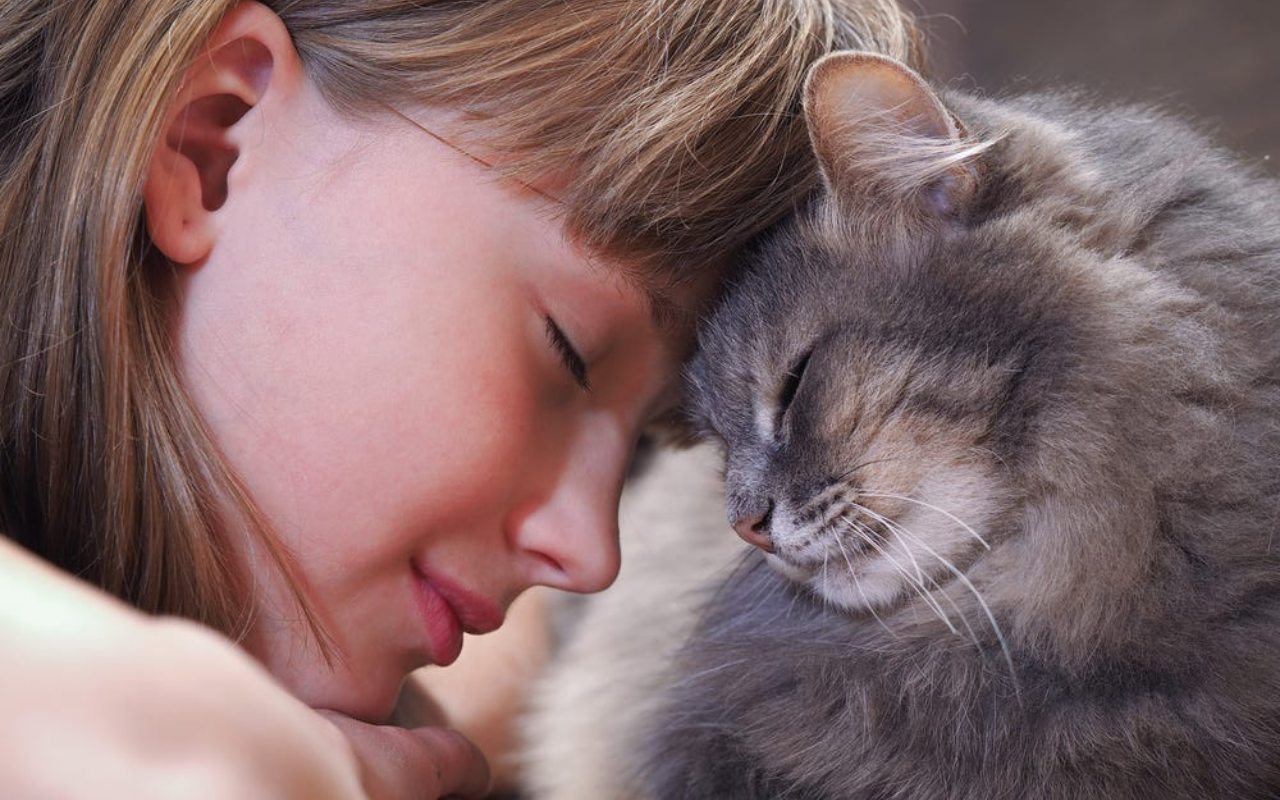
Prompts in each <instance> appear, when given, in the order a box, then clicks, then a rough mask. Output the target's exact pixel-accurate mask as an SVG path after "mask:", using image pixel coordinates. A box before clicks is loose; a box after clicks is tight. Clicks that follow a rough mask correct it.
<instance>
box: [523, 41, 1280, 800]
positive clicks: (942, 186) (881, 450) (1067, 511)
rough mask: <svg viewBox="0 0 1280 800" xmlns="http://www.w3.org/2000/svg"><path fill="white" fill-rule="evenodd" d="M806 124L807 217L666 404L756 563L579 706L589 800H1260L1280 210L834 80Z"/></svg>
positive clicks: (739, 279)
mask: <svg viewBox="0 0 1280 800" xmlns="http://www.w3.org/2000/svg"><path fill="white" fill-rule="evenodd" d="M805 115H806V119H807V122H808V125H809V130H810V134H811V140H812V142H813V146H814V149H815V152H816V154H817V156H818V160H819V163H820V165H821V167H822V172H823V177H824V190H823V191H822V192H821V193H820V195H819V196H818V197H816V198H815V199H814V201H813V203H812V204H811V206H810V207H808V208H806V209H803V210H801V211H800V212H799V213H797V215H796V216H795V217H794V218H793V219H792V220H789V221H787V222H785V223H783V224H782V225H781V226H780V227H779V228H778V229H776V230H775V231H773V232H771V233H770V234H769V235H768V236H766V237H765V238H764V239H763V240H762V241H761V242H760V243H759V244H758V245H757V246H756V247H755V248H754V250H753V252H751V253H750V254H749V255H748V256H747V258H746V259H745V260H744V262H743V265H742V267H741V269H740V270H739V271H738V272H737V273H736V274H735V275H734V276H733V279H732V280H731V289H730V290H729V292H728V294H727V296H726V297H725V298H724V300H723V301H722V302H721V303H720V305H719V306H718V308H717V309H716V310H715V312H714V313H713V314H712V315H711V318H710V319H709V321H708V322H707V323H706V324H705V325H704V326H703V328H702V330H701V332H700V337H699V351H698V353H697V355H696V356H695V358H694V361H693V363H692V364H691V366H690V367H689V369H688V381H687V383H688V393H689V414H690V418H691V420H692V421H693V425H694V426H695V428H697V429H698V430H700V431H701V432H702V433H703V434H704V435H705V436H706V437H707V438H708V439H710V440H713V441H716V442H718V443H719V444H720V445H721V447H722V448H723V452H724V457H725V466H724V504H725V508H726V511H727V516H728V520H729V522H730V524H731V525H732V527H733V528H735V529H736V530H737V531H738V533H739V535H740V536H741V537H742V538H743V539H744V540H746V541H747V542H749V543H751V544H752V545H754V547H755V550H754V551H753V553H752V555H750V556H749V557H748V558H747V559H746V561H745V562H743V563H742V564H741V565H740V568H739V569H737V570H736V571H733V572H732V573H726V572H724V571H723V570H722V571H721V572H719V573H715V572H714V571H709V570H708V569H707V568H706V567H705V565H704V566H703V567H701V568H700V569H701V571H700V573H699V574H697V575H695V576H694V577H693V578H692V579H691V580H690V581H687V582H686V583H685V584H684V585H683V586H684V589H682V590H681V591H682V592H685V594H682V595H681V597H685V598H691V597H698V598H699V600H698V603H697V605H696V606H694V605H693V604H690V605H688V606H686V608H687V609H688V610H686V611H685V612H683V616H682V615H680V614H675V613H671V612H668V613H667V616H666V617H665V618H664V619H660V620H657V622H658V623H659V624H670V625H672V629H671V633H672V636H671V637H670V639H671V640H678V641H677V642H676V644H678V643H679V642H683V645H682V646H680V647H678V648H677V647H676V646H675V644H669V645H667V646H664V647H662V648H658V656H657V657H649V658H646V657H645V656H644V654H643V653H638V654H637V656H638V657H637V659H636V662H635V663H631V664H628V665H627V666H626V667H624V668H623V669H622V672H623V675H624V677H623V678H621V679H617V678H614V679H611V680H610V679H606V680H604V681H603V683H607V684H609V685H612V686H620V687H623V688H622V689H621V691H623V692H624V693H625V692H627V691H629V690H628V689H627V688H626V686H627V684H628V681H627V679H626V678H625V674H626V670H631V671H632V672H638V673H640V674H642V675H643V677H644V679H643V680H640V681H636V682H634V683H635V684H636V686H638V687H639V689H640V691H642V692H644V693H645V695H644V702H643V704H640V705H637V706H635V711H636V716H637V719H635V720H630V721H627V722H626V724H625V725H624V726H623V727H624V728H625V732H624V734H623V739H622V741H621V742H615V744H613V745H611V749H610V750H609V753H610V754H611V757H613V758H615V759H616V761H615V763H613V764H612V765H611V769H612V771H613V774H614V775H615V776H617V777H616V782H617V783H618V785H619V786H620V787H622V788H620V789H618V790H616V791H614V790H609V789H605V788H602V787H601V785H597V787H596V789H595V791H597V792H598V794H597V795H596V796H597V797H645V798H660V799H661V800H676V799H678V798H734V799H735V800H736V799H738V798H741V799H742V800H750V799H751V798H796V799H800V798H803V799H804V800H818V799H819V798H848V799H850V800H890V799H891V798H892V799H893V800H907V799H908V798H909V799H910V800H944V799H945V800H999V799H1001V798H1010V799H1011V800H1012V799H1013V798H1019V799H1021V798H1045V799H1046V800H1057V799H1058V798H1062V799H1064V800H1065V798H1115V799H1116V800H1126V799H1129V798H1160V799H1161V800H1173V799H1174V798H1269V797H1280V542H1277V541H1276V539H1277V536H1276V533H1277V528H1278V527H1280V191H1277V187H1276V186H1275V185H1274V184H1272V183H1269V182H1267V181H1265V180H1263V179H1260V178H1258V177H1256V176H1254V175H1253V174H1251V172H1250V171H1249V170H1247V169H1245V168H1243V167H1241V166H1240V165H1238V164H1237V163H1235V162H1234V161H1233V160H1232V159H1231V158H1230V157H1229V156H1227V155H1225V154H1223V153H1222V152H1220V151H1218V150H1216V149H1215V148H1213V147H1212V146H1211V145H1210V144H1208V143H1207V142H1206V141H1204V140H1203V139H1202V138H1201V137H1200V136H1198V135H1197V134H1195V133H1194V132H1192V131H1191V130H1190V129H1189V128H1187V127H1186V126H1184V125H1183V124H1181V123H1180V122H1177V121H1175V120H1173V119H1170V118H1168V117H1166V116H1165V115H1163V114H1162V113H1160V112H1158V111H1156V110H1152V109H1147V108H1139V107H1108V108H1097V107H1093V106H1091V105H1090V104H1089V103H1088V102H1087V101H1086V100H1084V99H1082V98H1081V97H1079V96H1072V95H1068V94H1060V95H1038V96H1027V97H1014V98H1005V99H999V100H991V99H983V98H979V97H976V96H972V95H968V94H964V93H958V92H951V91H939V90H935V89H934V88H932V87H930V86H929V85H928V84H927V83H926V82H925V81H924V80H923V79H922V78H921V77H920V76H919V75H917V74H916V73H914V72H913V71H911V70H910V69H909V68H907V67H906V66H904V65H902V64H899V63H897V62H895V61H893V60H891V59H887V58H885V57H882V56H876V55H871V54H866V53H849V52H846V53H839V54H834V55H831V56H828V57H826V58H824V59H823V60H822V61H820V62H819V63H818V64H816V65H815V67H814V68H813V71H812V72H811V74H810V77H809V81H808V84H807V86H806V93H805ZM654 502H660V501H654ZM668 522H669V523H670V520H668ZM677 526H678V525H677ZM698 526H701V528H702V529H703V530H702V531H699V530H696V528H697V527H698ZM709 526H710V523H707V522H705V521H691V522H690V527H689V529H688V530H687V531H686V540H687V541H688V542H690V543H691V545H692V544H693V543H694V542H696V541H697V539H696V537H698V536H701V535H702V534H703V533H704V532H705V531H706V528H708V527H709ZM725 534H726V532H724V531H721V532H720V536H721V537H723V538H724V539H728V538H730V537H729V536H727V535H725ZM667 538H668V539H669V540H672V541H674V542H676V545H675V546H676V547H677V548H678V547H679V544H678V541H679V540H678V539H674V537H672V536H668V537H667ZM697 546H699V547H701V546H703V545H697ZM717 547H719V548H723V547H725V545H717ZM680 562H681V558H680V555H679V553H678V552H676V553H670V552H669V553H668V563H669V566H668V567H665V568H664V567H661V566H656V565H655V564H654V562H652V561H650V562H648V563H649V569H650V570H651V572H652V573H653V574H657V573H659V572H661V571H662V570H663V569H666V570H668V571H675V572H678V571H679V569H680V567H679V564H680ZM719 563H722V564H725V563H727V562H726V561H721V562H719ZM640 580H641V581H643V576H642V577H641V579H640ZM699 581H701V582H702V585H703V586H705V587H706V589H707V591H708V594H706V595H696V594H691V593H689V592H692V591H693V589H692V588H691V587H693V586H694V585H696V584H697V583H698V582H699ZM695 608H696V611H695V610H694V609H695ZM641 613H642V615H643V614H649V615H650V616H651V617H652V616H653V612H652V611H647V610H646V611H642V612H641ZM695 616H696V617H697V620H696V624H695V623H694V617H695ZM673 621H675V622H673ZM613 624H614V625H616V626H620V627H625V625H626V623H625V622H622V623H619V622H616V621H615V622H614V623H613ZM646 637H647V639H649V640H653V639H655V638H659V637H658V634H655V633H653V632H652V631H646ZM668 656H671V658H667V657H668ZM616 660H617V658H616V656H615V661H616ZM632 696H634V692H633V695H632ZM618 707H619V703H616V702H615V703H614V708H615V709H617V708H618ZM578 713H582V712H578ZM617 713H619V712H616V711H615V716H616V715H617ZM601 721H602V722H603V720H601ZM597 735H598V736H599V737H602V738H606V739H607V738H609V734H608V732H607V729H605V728H603V727H601V728H597ZM564 766H565V768H572V765H571V764H569V763H567V762H566V764H565V765H564ZM547 796H553V795H547ZM561 796H568V795H561ZM581 796H588V795H581Z"/></svg>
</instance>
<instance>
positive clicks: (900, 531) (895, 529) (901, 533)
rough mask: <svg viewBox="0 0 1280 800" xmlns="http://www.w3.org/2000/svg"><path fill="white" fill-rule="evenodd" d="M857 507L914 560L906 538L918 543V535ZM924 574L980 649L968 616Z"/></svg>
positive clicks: (936, 583)
mask: <svg viewBox="0 0 1280 800" xmlns="http://www.w3.org/2000/svg"><path fill="white" fill-rule="evenodd" d="M858 508H859V509H860V510H861V511H862V512H863V513H865V514H869V515H870V516H871V517H872V518H874V519H875V520H877V521H878V522H879V523H880V524H881V525H883V526H884V527H885V528H886V529H887V530H888V531H889V532H890V533H892V534H893V535H894V536H896V537H897V538H898V540H899V541H900V542H901V543H902V548H903V549H904V550H906V551H907V554H908V555H910V556H911V557H912V560H913V561H914V560H915V556H914V554H912V553H911V546H910V543H909V542H908V541H907V539H911V540H912V541H915V542H917V543H920V537H919V536H917V535H915V534H913V533H911V532H910V531H908V530H907V529H906V528H904V527H903V526H902V524H901V523H899V522H896V521H894V520H891V519H889V518H888V517H885V516H882V515H880V514H877V513H876V512H874V511H872V510H871V509H869V508H867V507H866V506H863V505H859V506H858ZM921 544H922V543H921ZM935 555H936V554H935ZM924 575H925V577H927V578H928V580H929V583H931V584H932V585H933V588H934V589H936V590H937V591H938V592H939V593H940V594H941V595H942V596H943V597H944V598H945V599H946V601H947V603H948V604H949V605H950V606H951V608H953V609H954V610H955V612H956V614H957V615H958V616H959V617H960V623H961V624H962V625H964V627H965V630H967V631H968V632H969V639H970V641H972V642H973V644H974V646H975V647H978V648H979V649H981V647H982V644H981V643H980V642H979V641H978V633H977V631H975V630H974V629H973V626H972V625H970V624H969V618H968V616H967V615H966V614H965V613H964V612H963V611H962V610H960V606H959V605H957V604H956V601H955V600H954V599H952V597H951V595H950V594H948V593H947V591H946V589H945V588H943V586H942V585H941V584H940V583H938V581H937V580H935V579H934V578H933V576H932V575H929V574H928V573H927V572H926V573H924ZM952 631H953V632H954V631H955V629H954V628H952Z"/></svg>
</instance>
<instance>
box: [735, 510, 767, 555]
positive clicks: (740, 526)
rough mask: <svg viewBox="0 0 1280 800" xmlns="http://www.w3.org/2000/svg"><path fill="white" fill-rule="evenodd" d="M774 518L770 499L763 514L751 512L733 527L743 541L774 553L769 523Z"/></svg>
mask: <svg viewBox="0 0 1280 800" xmlns="http://www.w3.org/2000/svg"><path fill="white" fill-rule="evenodd" d="M772 520H773V502H772V501H770V503H769V505H768V507H767V508H765V510H764V513H763V514H749V515H747V516H745V517H741V518H740V519H738V520H737V521H736V522H734V523H733V529H734V530H735V531H737V532H738V536H739V537H741V539H742V541H744V542H746V543H747V544H749V545H752V546H753V547H758V548H760V549H761V550H763V551H764V552H766V553H772V552H773V550H774V547H773V539H772V538H771V536H770V531H769V523H770V522H771V521H772Z"/></svg>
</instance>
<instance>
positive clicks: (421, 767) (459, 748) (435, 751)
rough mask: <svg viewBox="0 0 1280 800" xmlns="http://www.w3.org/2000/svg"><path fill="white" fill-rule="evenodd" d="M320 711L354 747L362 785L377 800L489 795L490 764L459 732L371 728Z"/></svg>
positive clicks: (335, 714) (340, 716)
mask: <svg viewBox="0 0 1280 800" xmlns="http://www.w3.org/2000/svg"><path fill="white" fill-rule="evenodd" d="M321 713H322V714H324V716H325V717H326V718H327V719H329V720H330V721H331V722H333V723H334V725H336V726H337V727H338V729H339V730H341V731H342V733H343V734H344V735H345V736H346V737H347V740H348V741H349V742H350V743H351V748H352V750H354V751H355V754H356V758H357V760H358V761H359V762H360V772H361V776H360V777H361V783H362V784H363V785H364V787H365V791H366V792H368V793H369V796H370V798H372V800H436V798H439V797H443V796H445V795H454V796H458V797H482V796H483V795H484V794H485V793H486V792H487V791H488V787H489V765H488V763H487V762H486V761H485V759H484V756H483V755H481V753H480V751H479V750H478V749H477V748H476V747H475V745H473V744H472V743H471V742H470V741H469V740H467V739H466V738H465V737H464V736H462V734H460V733H458V732H457V731H450V730H445V729H442V728H418V729H415V730H412V731H409V730H405V729H404V728H397V727H394V726H390V725H370V724H369V723H366V722H361V721H359V720H355V719H352V718H350V717H347V716H344V715H342V714H337V713H334V712H330V711H323V712H321Z"/></svg>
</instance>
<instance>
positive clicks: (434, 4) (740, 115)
mask: <svg viewBox="0 0 1280 800" xmlns="http://www.w3.org/2000/svg"><path fill="white" fill-rule="evenodd" d="M233 5H234V3H233V0H198V1H197V0H79V1H75V0H67V1H66V2H59V3H49V2H48V1H47V0H6V2H5V3H4V4H2V5H0V30H3V31H5V38H4V39H3V40H0V281H2V285H0V292H2V293H3V295H2V297H0V310H2V311H3V317H2V324H3V325H4V332H3V335H2V336H0V359H3V364H4V371H3V374H0V403H3V409H2V413H3V422H2V423H0V424H2V425H3V428H2V430H3V442H2V443H0V526H2V527H0V530H3V531H4V532H5V533H6V534H7V535H9V536H11V537H13V538H15V539H17V540H19V541H21V542H23V543H24V544H26V545H27V546H28V547H30V548H31V549H33V550H35V551H36V552H38V553H40V554H41V555H43V556H45V557H46V558H48V559H49V560H51V561H53V562H55V563H57V564H60V565H61V566H63V567H64V568H66V569H69V570H71V571H73V572H76V573H77V574H80V575H82V576H83V577H85V578H86V579H88V580H90V581H92V582H94V583H96V584H98V585H99V586H101V587H102V588H104V589H106V590H107V591H110V592H112V593H114V594H117V595H119V596H121V597H123V598H125V599H126V600H128V601H129V602H131V603H133V604H134V605H136V606H138V607H140V608H143V609H146V610H149V611H156V612H167V613H176V614H182V615H185V616H189V617H192V618H195V619H199V620H202V621H204V622H206V623H208V624H210V625H213V626H214V627H217V628H220V629H222V630H224V631H226V632H228V633H231V634H233V635H234V634H235V633H236V632H237V631H239V630H242V629H243V626H244V625H245V624H246V622H247V618H246V616H245V614H246V609H245V603H244V601H243V598H244V597H245V594H244V591H243V590H244V589H245V588H246V587H245V586H244V585H243V581H244V577H243V576H242V575H241V574H240V570H239V568H238V566H237V565H236V564H234V563H232V558H231V555H230V554H231V553H232V552H233V550H232V548H230V547H228V546H227V542H226V537H227V536H228V535H229V534H228V533H227V532H226V531H225V530H223V529H224V528H225V527H226V526H225V525H222V524H220V521H219V520H220V517H221V515H222V514H224V513H225V511H226V510H227V509H228V508H231V509H234V510H236V511H237V512H242V513H244V514H247V518H248V519H249V520H251V521H252V522H253V523H254V527H256V528H257V531H256V532H257V533H258V534H259V535H260V538H261V540H262V542H263V543H264V544H265V545H266V546H267V547H268V548H269V549H270V551H271V552H272V553H274V554H275V555H276V558H277V562H278V563H279V564H280V565H281V567H282V568H283V569H284V571H285V574H286V575H288V574H289V568H288V564H289V559H288V557H287V554H285V553H282V552H280V548H279V546H278V545H276V544H274V539H273V537H272V536H271V535H270V533H269V531H268V530H267V528H266V526H265V525H263V524H262V522H261V520H260V518H259V516H258V515H257V514H256V513H255V512H254V510H253V506H252V503H251V502H250V499H249V497H248V493H247V492H246V491H245V490H244V488H243V487H242V486H240V484H239V483H238V481H237V480H236V478H235V476H234V475H233V474H231V472H230V471H229V470H228V468H227V467H226V464H225V462H224V460H223V459H222V458H221V457H220V455H219V454H218V452H217V450H216V448H215V447H214V445H213V443H212V442H211V440H210V437H209V436H208V433H207V431H206V430H205V428H204V426H203V424H202V423H201V421H200V419H199V418H198V416H197V415H196V413H195V412H194V410H193V408H192V406H191V404H190V402H189V401H188V399H187V397H186V395H185V393H184V391H183V388H182V387H181V385H180V383H179V381H178V379H177V375H176V371H175V369H174V365H173V360H172V358H171V353H170V341H169V336H168V333H167V324H168V321H167V319H166V313H167V312H168V311H169V310H170V309H169V303H167V302H166V301H165V298H163V297H162V296H160V295H159V293H158V290H157V285H158V283H157V282H156V281H154V280H152V279H151V276H150V274H149V273H150V271H151V269H153V268H155V267H156V266H157V265H156V264H154V263H153V262H154V261H155V260H156V254H155V253H153V252H151V251H150V250H149V243H148V241H147V238H146V234H145V231H144V226H143V225H142V224H141V219H142V212H141V197H142V187H143V182H144V176H145V174H146V169H147V165H148V162H149V160H150V157H151V153H152V148H153V146H154V143H155V142H156V141H158V140H159V138H160V136H161V134H162V131H161V127H162V124H163V118H164V114H165V111H166V108H167V106H168V104H169V103H170V102H172V98H173V96H174V94H175V92H176V89H177V85H178V82H179V80H180V78H181V76H182V74H183V72H184V69H185V67H186V66H187V65H188V64H189V63H190V62H191V61H192V59H194V58H196V57H197V56H198V54H199V53H200V51H201V49H202V47H203V46H204V45H205V42H206V40H207V38H208V36H209V34H210V33H211V32H212V31H213V29H214V28H215V26H216V25H217V24H218V22H219V20H220V19H221V18H222V16H223V15H224V14H225V13H226V11H227V10H228V9H229V8H231V7H232V6H233ZM266 5H268V6H270V7H272V8H273V10H274V11H275V12H276V13H277V14H279V15H280V17H281V19H282V20H283V21H284V23H285V25H286V27H287V28H288V29H289V31H290V33H291V35H292V36H293V38H294V42H295V44H296V46H297V48H298V52H299V54H300V55H301V58H302V60H303V64H304V66H305V68H306V70H307V72H308V75H309V76H310V78H311V79H312V80H313V81H314V82H315V83H316V85H317V86H318V87H319V88H320V89H321V91H322V92H323V93H324V95H325V97H326V98H327V99H328V101H329V102H330V103H331V104H332V105H333V106H334V107H335V108H336V109H338V110H340V111H342V112H344V113H350V114H353V115H358V114H364V113H376V112H377V111H378V110H379V109H385V108H386V107H387V106H388V105H390V106H392V107H402V106H409V105H412V104H414V103H431V104H437V105H446V106H451V107H454V108H456V109H458V110H460V111H462V112H464V116H465V118H466V119H469V120H474V121H476V122H477V124H476V125H474V126H468V127H467V129H466V130H463V131H462V132H461V134H462V135H463V136H464V138H472V137H474V138H476V139H478V140H482V141H483V142H484V143H485V145H486V146H489V147H492V148H494V149H495V150H497V151H499V152H504V153H509V154H512V155H513V156H514V160H513V161H512V162H511V165H510V166H509V167H507V168H508V169H512V170H514V171H517V172H520V173H522V174H527V175H539V174H548V173H556V174H563V175H566V176H567V181H566V184H565V187H564V189H563V191H561V192H559V197H560V199H561V200H562V201H563V202H564V203H565V205H566V207H567V223H568V225H569V227H570V229H571V230H572V231H573V232H574V233H575V234H576V235H578V236H579V237H580V238H581V239H582V241H583V242H584V243H585V244H586V245H588V246H590V247H593V248H596V249H597V250H599V251H601V252H604V253H608V254H611V255H615V256H621V257H623V258H625V259H626V260H627V261H628V262H629V263H634V264H637V265H643V270H644V271H645V272H646V274H647V275H648V277H649V278H650V279H652V280H655V281H656V282H658V283H672V282H677V281H679V280H680V279H681V277H682V275H686V274H690V273H691V271H693V270H696V269H698V266H699V264H700V263H701V262H706V261H710V260H723V256H724V255H725V254H728V253H731V252H732V251H734V250H735V249H737V248H738V247H739V246H741V245H742V244H743V243H745V242H746V241H747V240H748V239H749V238H750V237H751V236H753V235H754V234H756V233H757V232H759V231H760V230H761V229H763V228H764V227H766V226H768V225H769V224H771V223H772V222H774V221H776V220H777V219H779V218H780V217H782V216H783V215H784V214H785V213H786V212H787V211H788V210H790V209H791V208H792V207H793V205H794V204H796V203H797V202H798V201H799V200H800V199H801V198H802V197H804V196H805V195H807V194H808V193H809V192H811V191H812V189H813V188H814V186H815V185H816V181H817V169H816V167H815V165H814V163H813V158H812V155H811V154H810V152H809V148H808V142H807V138H806V132H805V129H804V121H803V118H802V115H801V114H800V94H801V87H802V85H803V81H804V76H805V72H806V68H807V66H808V65H809V64H810V63H811V62H812V61H814V60H815V59H816V58H817V57H818V56H820V55H821V54H823V53H825V52H828V51H830V50H832V49H837V48H856V49H861V50H871V51H875V52H881V53H885V54H887V55H891V56H893V57H895V58H898V59H900V60H903V61H907V62H909V63H918V53H917V45H916V40H915V34H914V30H913V28H912V25H911V22H910V20H909V18H908V17H907V16H906V15H904V14H903V12H901V11H900V10H899V9H898V8H897V6H896V5H895V4H894V3H893V2H892V0H847V1H846V2H839V1H838V0H582V1H581V2H572V1H571V0H561V2H548V0H483V1H477V0H377V2H373V1H372V0H369V1H368V2H363V1H361V0H268V2H267V3H266ZM300 597H301V595H300ZM304 606H305V604H304Z"/></svg>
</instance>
